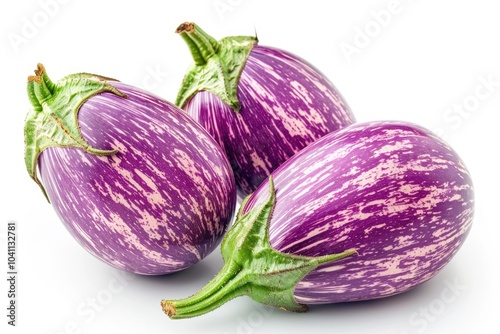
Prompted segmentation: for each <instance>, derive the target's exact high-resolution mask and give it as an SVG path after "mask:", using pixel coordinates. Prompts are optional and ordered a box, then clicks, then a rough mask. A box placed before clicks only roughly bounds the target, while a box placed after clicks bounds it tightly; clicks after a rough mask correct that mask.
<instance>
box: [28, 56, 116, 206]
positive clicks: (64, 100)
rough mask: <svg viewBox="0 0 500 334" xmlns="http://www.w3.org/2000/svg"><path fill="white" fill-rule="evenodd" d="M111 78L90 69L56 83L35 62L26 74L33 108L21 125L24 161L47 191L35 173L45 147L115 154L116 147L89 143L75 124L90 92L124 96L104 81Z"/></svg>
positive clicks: (44, 192)
mask: <svg viewBox="0 0 500 334" xmlns="http://www.w3.org/2000/svg"><path fill="white" fill-rule="evenodd" d="M113 80H114V79H111V78H106V77H102V76H99V75H94V74H89V73H77V74H72V75H69V76H67V77H65V78H63V79H61V80H60V81H58V82H57V83H54V82H52V81H51V80H50V78H49V77H48V76H47V73H46V71H45V67H44V66H43V65H42V64H38V66H37V69H36V70H35V75H33V76H29V77H28V98H29V100H30V102H31V104H32V106H33V108H32V109H31V110H30V111H29V112H28V115H27V117H26V121H25V126H24V140H25V156H24V158H25V163H26V169H27V170H28V174H29V175H30V176H31V178H32V179H33V180H34V181H35V182H36V183H37V184H38V185H39V186H40V188H41V189H42V192H43V194H44V195H45V197H46V198H47V200H48V196H47V193H46V191H45V188H44V187H43V185H42V183H41V182H40V180H39V179H38V176H37V172H36V169H37V163H38V157H39V156H40V153H41V152H42V151H43V150H44V149H46V148H47V147H54V146H55V147H74V148H79V149H83V150H84V151H86V152H88V153H91V154H95V155H111V154H116V153H117V151H116V150H100V149H98V148H94V147H92V146H91V145H90V144H89V143H88V142H87V141H86V140H85V139H84V138H83V136H82V133H81V131H80V126H79V124H78V110H79V109H80V106H81V105H82V104H83V103H84V102H85V101H86V100H88V99H89V98H91V97H92V96H94V95H96V94H99V93H102V92H112V93H114V94H116V95H118V96H122V97H125V95H124V94H123V93H121V92H119V91H118V90H117V89H116V88H114V87H113V86H112V85H111V84H109V83H108V82H107V81H113Z"/></svg>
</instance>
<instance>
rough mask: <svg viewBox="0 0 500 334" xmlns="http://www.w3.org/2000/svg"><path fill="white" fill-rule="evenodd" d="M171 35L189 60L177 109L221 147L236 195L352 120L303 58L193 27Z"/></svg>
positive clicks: (324, 79) (248, 39) (254, 39)
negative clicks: (183, 45)
mask: <svg viewBox="0 0 500 334" xmlns="http://www.w3.org/2000/svg"><path fill="white" fill-rule="evenodd" d="M176 32H177V33H179V34H180V36H181V37H182V38H183V39H184V40H185V41H186V43H187V45H188V46H189V49H190V51H191V54H192V56H193V59H194V64H193V65H192V66H191V67H190V68H189V69H188V71H187V73H186V75H185V77H184V80H183V82H182V85H181V88H180V89H179V93H178V96H177V99H176V105H177V106H179V107H181V108H182V109H184V110H185V111H186V112H187V113H188V114H189V115H190V116H191V117H192V118H193V119H195V120H196V121H197V122H199V123H200V124H201V125H202V126H203V127H204V128H205V129H207V131H208V132H209V133H210V134H211V135H212V136H213V137H214V138H215V140H216V141H217V142H218V143H219V144H220V145H221V147H222V148H223V149H224V151H225V152H226V154H227V156H228V158H229V161H230V163H231V166H232V168H233V171H234V174H235V177H236V185H237V188H238V193H239V195H240V197H241V198H243V197H245V196H246V195H248V194H250V193H252V192H253V191H255V189H256V188H257V186H258V185H259V184H260V183H261V182H262V181H264V180H265V179H266V178H267V176H269V174H270V173H271V172H272V171H274V170H275V169H276V168H278V167H279V166H280V165H281V164H282V163H284V162H285V161H286V160H287V159H288V158H290V157H291V156H292V155H293V154H295V153H296V152H298V151H299V150H301V149H302V148H304V147H306V146H307V145H309V144H310V143H312V142H313V141H315V140H316V139H319V138H321V137H322V136H324V135H326V134H327V133H330V132H332V131H336V130H338V129H341V128H343V127H345V126H347V125H350V124H352V123H354V122H355V118H354V115H353V113H352V112H351V110H350V108H349V106H348V104H347V103H346V101H345V100H344V98H343V97H342V96H341V94H340V93H339V91H338V90H337V89H336V88H335V86H334V85H333V84H332V83H331V81H330V80H329V79H328V78H327V77H326V76H325V75H324V74H323V73H321V72H320V71H319V70H318V69H316V68H315V67H314V66H313V65H312V64H310V63H308V62H307V61H305V60H304V59H302V58H300V57H298V56H296V55H294V54H292V53H290V52H287V51H284V50H280V49H278V48H274V47H268V46H260V45H258V40H257V37H253V36H231V37H225V38H223V39H221V40H220V41H217V40H215V39H214V38H213V37H211V36H209V35H208V34H207V33H205V32H204V31H203V30H202V29H201V28H200V27H199V26H197V25H196V24H194V23H183V24H181V25H180V26H179V27H178V28H177V30H176Z"/></svg>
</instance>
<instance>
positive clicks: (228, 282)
mask: <svg viewBox="0 0 500 334" xmlns="http://www.w3.org/2000/svg"><path fill="white" fill-rule="evenodd" d="M246 283H247V276H246V274H245V271H244V270H242V268H241V267H240V266H238V265H236V264H235V263H234V262H231V263H226V264H225V265H224V266H223V267H222V269H221V271H220V272H219V273H218V274H217V275H216V276H215V277H214V278H213V279H212V280H211V281H210V282H209V283H208V284H207V285H205V286H204V287H203V288H202V289H201V290H199V291H198V292H196V293H195V294H194V295H192V296H191V297H188V298H184V299H178V300H171V301H169V300H163V301H162V302H161V304H162V308H163V311H164V312H165V313H166V314H167V315H168V316H169V317H171V318H173V319H182V318H191V317H194V316H198V315H201V314H204V313H207V312H210V311H213V310H214V309H216V308H218V307H220V306H221V305H222V304H225V303H226V302H228V301H229V300H231V299H233V298H236V297H238V296H242V295H244V291H243V290H242V287H243V286H245V284H246Z"/></svg>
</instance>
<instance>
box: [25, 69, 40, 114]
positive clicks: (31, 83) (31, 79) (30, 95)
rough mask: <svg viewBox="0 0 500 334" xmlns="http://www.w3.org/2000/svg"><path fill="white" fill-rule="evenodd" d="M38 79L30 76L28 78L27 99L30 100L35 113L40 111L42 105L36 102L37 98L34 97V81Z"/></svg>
mask: <svg viewBox="0 0 500 334" xmlns="http://www.w3.org/2000/svg"><path fill="white" fill-rule="evenodd" d="M37 78H38V77H36V76H30V77H28V86H27V88H28V99H29V100H30V102H31V105H32V106H33V110H34V111H35V112H40V111H42V109H43V107H42V105H41V104H40V102H39V101H38V98H37V97H36V94H35V83H36V80H38V79H37Z"/></svg>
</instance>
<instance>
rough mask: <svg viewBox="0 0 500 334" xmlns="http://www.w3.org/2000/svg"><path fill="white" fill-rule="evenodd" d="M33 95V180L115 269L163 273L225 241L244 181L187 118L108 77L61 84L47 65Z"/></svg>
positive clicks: (31, 87)
mask: <svg viewBox="0 0 500 334" xmlns="http://www.w3.org/2000/svg"><path fill="white" fill-rule="evenodd" d="M28 95H29V99H30V102H31V103H32V105H33V108H32V110H31V111H30V112H29V113H28V116H27V118H26V124H25V143H26V151H25V162H26V167H27V170H28V173H29V175H30V176H31V177H32V178H33V180H34V181H35V182H36V183H38V184H39V186H40V188H41V189H42V191H43V193H44V194H45V195H46V197H47V199H48V200H49V201H50V202H51V203H52V205H53V207H54V209H55V211H56V213H57V215H58V216H59V218H60V219H61V220H62V222H63V223H64V226H65V227H66V228H67V229H68V231H69V232H70V234H71V235H72V236H73V237H74V238H75V239H76V240H77V241H78V242H79V244H80V245H81V246H83V247H84V248H85V249H86V250H87V251H88V252H90V253H91V254H92V255H94V256H95V257H97V258H98V259H100V260H102V261H104V262H105V263H107V264H109V265H111V266H113V267H115V268H119V269H122V270H125V271H129V272H133V273H138V274H145V275H160V274H167V273H172V272H176V271H179V270H182V269H185V268H188V267H190V266H192V265H193V264H195V263H197V262H198V261H200V260H201V259H203V258H204V257H205V256H207V255H208V254H209V253H210V252H212V251H213V250H214V249H215V248H216V247H217V246H218V245H219V244H220V241H221V240H222V236H223V234H224V233H225V232H226V230H227V227H228V226H229V224H230V223H231V221H232V219H233V216H234V212H235V207H236V200H237V195H236V185H235V181H234V175H233V172H232V170H231V166H230V164H229V161H228V160H227V158H226V156H225V154H224V152H223V151H222V150H221V148H220V147H219V145H218V144H217V143H216V142H215V141H214V140H213V139H212V138H211V136H210V135H209V134H208V133H207V132H206V131H205V130H204V129H203V128H202V127H201V126H200V125H199V124H197V123H196V122H194V121H193V120H192V119H191V118H190V117H189V116H187V115H186V113H185V112H184V111H182V110H181V109H179V108H178V107H176V106H175V105H174V104H173V103H169V102H167V101H165V100H163V99H161V98H159V97H157V96H154V95H152V94H150V93H148V92H146V91H143V90H140V89H138V88H135V87H133V86H130V85H127V84H124V83H121V82H119V81H116V80H114V79H111V78H106V77H102V76H99V75H94V74H87V73H78V74H72V75H69V76H67V77H65V78H63V79H61V80H59V81H58V82H56V83H54V82H52V81H51V80H50V78H49V77H48V76H47V73H46V71H45V68H44V67H43V65H41V64H39V65H38V68H37V70H36V71H35V75H34V76H30V77H29V78H28ZM37 170H39V173H37ZM38 174H40V177H38Z"/></svg>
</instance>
